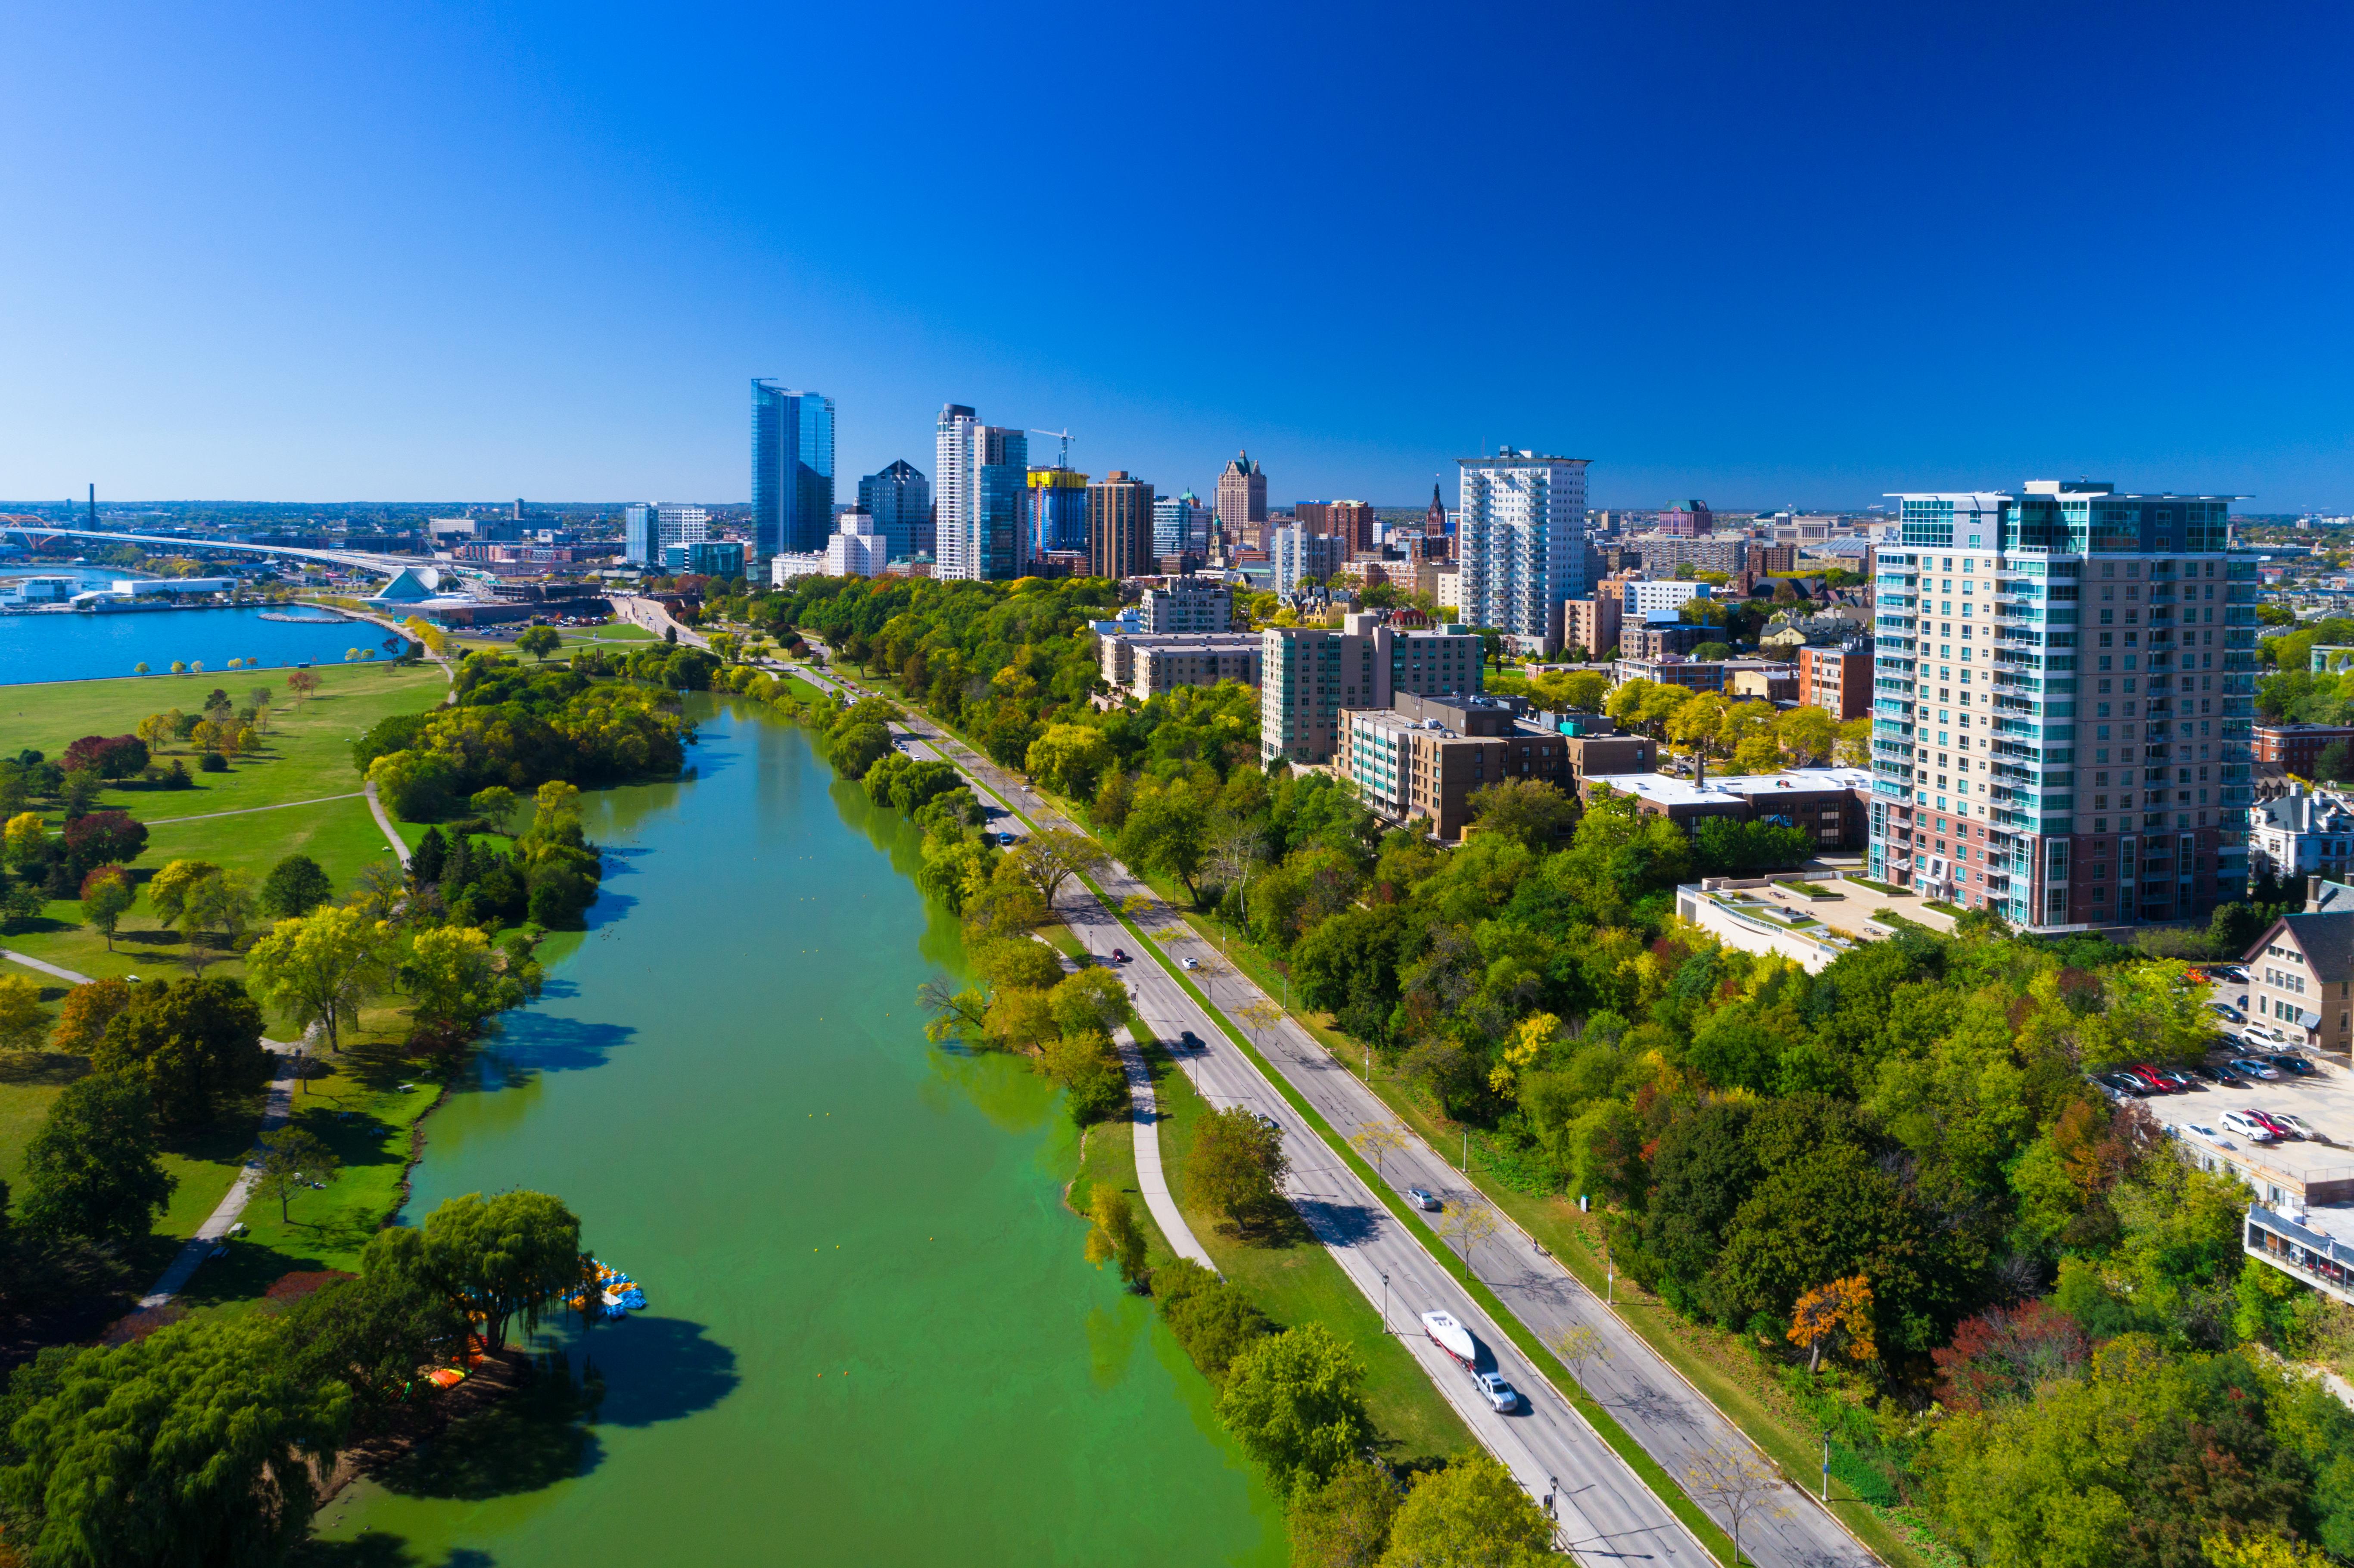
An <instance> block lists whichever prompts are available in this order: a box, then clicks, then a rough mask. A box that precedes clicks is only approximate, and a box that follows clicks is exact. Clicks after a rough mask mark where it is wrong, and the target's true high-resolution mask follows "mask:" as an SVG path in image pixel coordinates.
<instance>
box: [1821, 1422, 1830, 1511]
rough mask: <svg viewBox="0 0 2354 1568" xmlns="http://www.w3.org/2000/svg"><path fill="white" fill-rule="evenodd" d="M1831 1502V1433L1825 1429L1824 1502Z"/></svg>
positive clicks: (1827, 1428)
mask: <svg viewBox="0 0 2354 1568" xmlns="http://www.w3.org/2000/svg"><path fill="white" fill-rule="evenodd" d="M1830 1500H1831V1431H1830V1428H1829V1427H1828V1426H1826V1427H1824V1428H1823V1501H1824V1502H1825V1503H1829V1501H1830Z"/></svg>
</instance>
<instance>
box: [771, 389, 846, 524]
mask: <svg viewBox="0 0 2354 1568" xmlns="http://www.w3.org/2000/svg"><path fill="white" fill-rule="evenodd" d="M832 526H833V399H832V398H831V397H820V396H818V395H817V394H816V393H814V392H794V391H790V390H788V389H787V388H786V387H785V386H784V385H783V384H782V383H781V382H777V381H770V380H766V379H763V378H761V377H758V376H756V377H754V378H753V381H752V553H753V554H754V555H756V556H758V557H759V558H760V559H762V560H767V559H768V558H769V556H775V555H781V554H787V553H791V552H797V551H810V550H815V549H819V548H822V546H823V545H824V543H825V536H826V534H827V532H828V530H830V529H831V528H832Z"/></svg>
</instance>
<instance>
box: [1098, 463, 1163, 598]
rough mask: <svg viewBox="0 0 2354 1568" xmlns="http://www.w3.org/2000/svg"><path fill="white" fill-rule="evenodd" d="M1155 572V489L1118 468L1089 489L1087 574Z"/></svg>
mask: <svg viewBox="0 0 2354 1568" xmlns="http://www.w3.org/2000/svg"><path fill="white" fill-rule="evenodd" d="M1151 570H1152V486H1150V484H1147V483H1146V482H1144V481H1142V480H1140V479H1138V478H1136V477H1135V476H1134V475H1132V474H1130V473H1129V472H1128V471H1127V470H1125V469H1114V470H1113V471H1111V472H1109V473H1108V474H1106V475H1105V476H1104V477H1103V480H1102V482H1100V483H1097V484H1090V485H1088V486H1087V575H1088V576H1089V577H1110V578H1112V579H1114V580H1115V581H1117V580H1118V579H1119V578H1121V577H1143V576H1145V575H1146V574H1147V573H1149V572H1150V571H1151Z"/></svg>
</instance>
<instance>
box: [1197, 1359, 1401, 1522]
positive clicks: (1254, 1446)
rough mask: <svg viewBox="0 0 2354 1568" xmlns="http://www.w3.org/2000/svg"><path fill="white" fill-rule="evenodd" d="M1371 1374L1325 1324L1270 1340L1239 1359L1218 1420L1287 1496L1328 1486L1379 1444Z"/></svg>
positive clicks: (1220, 1403)
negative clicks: (1371, 1410)
mask: <svg viewBox="0 0 2354 1568" xmlns="http://www.w3.org/2000/svg"><path fill="white" fill-rule="evenodd" d="M1364 1382H1365V1367H1364V1363H1363V1361H1359V1360H1358V1359H1357V1354H1356V1352H1355V1351H1352V1350H1351V1349H1350V1348H1349V1347H1348V1346H1347V1345H1346V1344H1345V1343H1343V1342H1342V1341H1341V1339H1340V1337H1339V1336H1338V1335H1336V1334H1334V1333H1333V1332H1332V1330H1330V1329H1328V1328H1326V1327H1325V1326H1324V1325H1323V1324H1321V1323H1316V1322H1309V1323H1303V1324H1301V1325H1300V1326H1299V1327H1298V1328H1296V1329H1287V1330H1284V1331H1283V1332H1282V1333H1280V1334H1276V1335H1272V1336H1269V1337H1268V1338H1266V1339H1262V1340H1258V1341H1257V1342H1256V1343H1255V1344H1253V1345H1251V1346H1250V1347H1249V1348H1248V1349H1247V1350H1246V1351H1243V1352H1242V1354H1240V1355H1239V1356H1236V1357H1235V1361H1234V1364H1233V1365H1232V1366H1231V1367H1230V1368H1228V1369H1227V1373H1226V1386H1225V1389H1224V1390H1223V1391H1222V1392H1221V1393H1219V1395H1218V1419H1219V1420H1221V1421H1223V1422H1225V1425H1226V1430H1227V1431H1229V1432H1232V1433H1233V1434H1234V1435H1235V1441H1236V1442H1238V1443H1240V1444H1241V1445H1242V1446H1243V1450H1244V1452H1246V1453H1247V1454H1249V1455H1250V1457H1252V1458H1254V1459H1257V1461H1258V1462H1259V1463H1260V1464H1262V1465H1264V1466H1266V1467H1267V1478H1268V1481H1269V1483H1270V1484H1271V1485H1272V1486H1273V1487H1274V1488H1275V1489H1276V1490H1277V1491H1278V1492H1280V1493H1283V1494H1284V1495H1286V1496H1289V1495H1290V1494H1292V1493H1293V1492H1295V1491H1297V1490H1299V1489H1301V1488H1303V1487H1318V1486H1321V1485H1322V1484H1323V1483H1324V1481H1325V1480H1326V1479H1327V1478H1329V1477H1330V1476H1331V1474H1332V1472H1333V1471H1334V1470H1336V1469H1338V1468H1339V1467H1341V1465H1343V1464H1346V1463H1347V1462H1348V1461H1349V1460H1351V1459H1352V1458H1354V1457H1357V1456H1358V1455H1359V1454H1360V1453H1362V1452H1363V1449H1364V1446H1365V1445H1366V1444H1367V1443H1368V1442H1369V1441H1371V1439H1372V1437H1373V1423H1372V1421H1371V1419H1370V1418H1369V1417H1368V1416H1367V1415H1366V1414H1365V1396H1364Z"/></svg>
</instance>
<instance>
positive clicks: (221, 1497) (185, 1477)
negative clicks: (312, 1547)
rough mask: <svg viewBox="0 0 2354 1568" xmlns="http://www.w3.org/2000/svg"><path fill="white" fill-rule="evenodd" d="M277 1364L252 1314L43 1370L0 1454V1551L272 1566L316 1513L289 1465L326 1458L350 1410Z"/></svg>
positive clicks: (302, 1480)
mask: <svg viewBox="0 0 2354 1568" xmlns="http://www.w3.org/2000/svg"><path fill="white" fill-rule="evenodd" d="M284 1351H285V1342H284V1340H283V1339H282V1337H281V1330H280V1325H279V1323H278V1321H277V1320H276V1319H271V1318H267V1317H261V1316H258V1315H257V1316H251V1317H244V1318H236V1319H217V1318H213V1319H199V1320H197V1321H195V1322H188V1323H180V1324H175V1325H174V1326H173V1327H171V1328H168V1329H165V1330H162V1331H161V1332H159V1333H156V1334H152V1335H150V1336H148V1337H147V1338H146V1339H144V1340H135V1341H133V1343H131V1344H127V1345H123V1346H121V1347H120V1348H117V1349H113V1350H106V1349H93V1350H85V1351H75V1352H72V1353H70V1354H69V1355H67V1356H65V1357H62V1358H60V1359H58V1360H57V1361H50V1362H48V1363H47V1364H46V1365H44V1366H43V1367H42V1369H41V1374H40V1375H39V1376H38V1377H37V1379H36V1380H35V1385H34V1387H33V1388H31V1389H27V1390H26V1391H25V1395H24V1405H23V1410H22V1414H19V1415H18V1416H17V1418H16V1423H15V1425H14V1426H13V1428H12V1429H11V1431H10V1433H9V1434H8V1436H7V1438H6V1440H5V1450H6V1454H7V1457H8V1458H9V1460H10V1461H11V1463H10V1465H9V1467H8V1468H7V1469H6V1470H5V1472H0V1477H5V1479H0V1486H5V1498H6V1502H7V1507H8V1512H9V1514H10V1520H9V1537H10V1542H9V1544H10V1546H11V1547H12V1548H13V1549H14V1550H15V1551H16V1552H17V1553H18V1554H20V1555H21V1556H22V1557H23V1558H24V1559H25V1560H26V1561H27V1562H28V1563H45V1564H46V1563H58V1564H73V1565H76V1568H81V1565H89V1568H97V1565H99V1564H108V1563H207V1564H217V1565H220V1568H245V1565H254V1568H259V1565H260V1564H264V1563H275V1562H278V1561H280V1560H281V1559H282V1558H283V1557H284V1556H285V1554H286V1553H287V1552H289V1551H291V1550H292V1548H293V1547H294V1546H295V1544H296V1543H297V1542H301V1541H302V1539H303V1537H304V1536H305V1535H306V1534H307V1533H308V1531H309V1530H310V1523H311V1515H312V1511H313V1508H314V1507H315V1506H316V1494H315V1493H314V1492H313V1489H312V1482H311V1476H312V1471H311V1468H310V1466H309V1465H308V1464H306V1463H305V1460H306V1459H313V1458H318V1459H323V1458H325V1457H328V1456H331V1455H332V1454H333V1452H334V1448H335V1446H336V1445H337V1443H338V1442H339V1441H340V1440H341V1438H342V1436H343V1433H344V1430H345V1425H346V1423H347V1420H348V1417H349V1414H350V1408H351V1395H350V1393H349V1392H348V1391H347V1390H346V1389H345V1386H344V1385H343V1384H342V1383H339V1382H335V1381H334V1380H326V1381H323V1382H319V1383H308V1382H306V1381H304V1380H303V1379H302V1377H301V1376H300V1375H298V1372H297V1370H296V1369H295V1368H294V1367H293V1366H292V1365H291V1364H289V1360H288V1358H287V1357H286V1355H285V1353H284Z"/></svg>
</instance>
